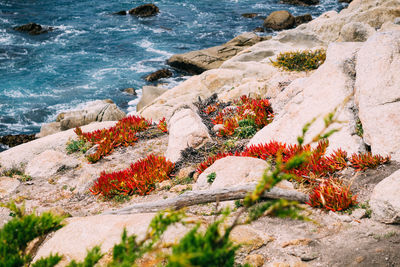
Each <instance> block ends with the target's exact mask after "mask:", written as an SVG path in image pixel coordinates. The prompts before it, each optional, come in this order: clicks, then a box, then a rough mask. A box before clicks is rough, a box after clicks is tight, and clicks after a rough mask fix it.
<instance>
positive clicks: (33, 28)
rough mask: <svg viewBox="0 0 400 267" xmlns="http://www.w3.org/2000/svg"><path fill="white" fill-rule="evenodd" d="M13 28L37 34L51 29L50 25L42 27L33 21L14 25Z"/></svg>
mask: <svg viewBox="0 0 400 267" xmlns="http://www.w3.org/2000/svg"><path fill="white" fill-rule="evenodd" d="M13 29H14V30H16V31H19V32H27V33H29V34H30V35H39V34H43V33H47V32H49V31H52V30H53V28H52V27H42V26H41V25H39V24H36V23H33V22H31V23H28V24H24V25H21V26H17V27H14V28H13Z"/></svg>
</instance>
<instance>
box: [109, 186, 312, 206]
mask: <svg viewBox="0 0 400 267" xmlns="http://www.w3.org/2000/svg"><path fill="white" fill-rule="evenodd" d="M256 185H257V183H250V184H244V185H239V186H235V187H230V188H222V189H213V190H201V191H188V192H186V193H184V194H182V195H179V196H177V197H174V198H170V199H163V200H158V201H154V202H147V203H137V204H133V205H131V206H128V207H125V208H122V209H119V210H114V211H107V212H104V213H103V214H135V213H146V212H157V211H160V210H164V209H181V208H183V207H189V206H193V205H198V204H204V203H209V202H217V201H227V200H236V199H243V198H245V196H246V195H247V193H249V192H251V191H253V190H254V188H255V186H256ZM262 197H263V198H267V199H268V198H269V199H279V198H284V199H287V200H295V201H298V202H300V203H304V202H306V201H307V200H308V196H307V195H306V194H303V193H301V192H298V191H295V190H288V189H282V188H278V187H274V188H273V189H272V190H271V191H269V192H265V193H264V194H263V196H262Z"/></svg>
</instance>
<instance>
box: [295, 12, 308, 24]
mask: <svg viewBox="0 0 400 267" xmlns="http://www.w3.org/2000/svg"><path fill="white" fill-rule="evenodd" d="M309 21H312V16H311V14H304V15H301V16H297V17H295V18H294V22H295V25H296V26H299V25H301V24H303V23H307V22H309Z"/></svg>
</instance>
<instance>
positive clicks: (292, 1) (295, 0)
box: [281, 0, 346, 6]
mask: <svg viewBox="0 0 400 267" xmlns="http://www.w3.org/2000/svg"><path fill="white" fill-rule="evenodd" d="M345 1H346V0H345ZM281 3H282V4H288V5H297V6H313V5H318V4H319V0H281Z"/></svg>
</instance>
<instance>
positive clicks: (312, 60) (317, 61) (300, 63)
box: [271, 49, 326, 71]
mask: <svg viewBox="0 0 400 267" xmlns="http://www.w3.org/2000/svg"><path fill="white" fill-rule="evenodd" d="M325 59H326V51H325V50H324V49H319V50H315V51H310V50H305V51H297V52H286V53H280V54H279V55H278V57H277V58H276V61H271V63H272V65H274V66H275V67H278V68H282V69H284V70H288V71H308V70H314V69H317V68H318V67H319V66H321V65H322V64H323V63H324V62H325Z"/></svg>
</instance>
